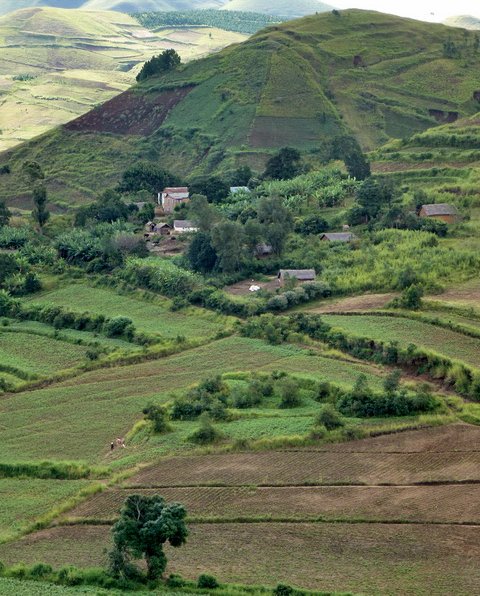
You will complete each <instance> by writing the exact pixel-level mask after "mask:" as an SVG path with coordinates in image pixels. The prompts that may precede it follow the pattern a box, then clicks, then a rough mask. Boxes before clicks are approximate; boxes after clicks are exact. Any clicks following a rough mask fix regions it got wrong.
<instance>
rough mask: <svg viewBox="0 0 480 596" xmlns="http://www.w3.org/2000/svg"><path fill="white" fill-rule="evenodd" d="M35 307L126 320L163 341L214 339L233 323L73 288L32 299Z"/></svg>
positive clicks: (206, 314) (107, 292)
mask: <svg viewBox="0 0 480 596" xmlns="http://www.w3.org/2000/svg"><path fill="white" fill-rule="evenodd" d="M32 301H33V302H35V303H42V304H52V305H56V306H62V307H65V308H67V309H69V310H73V311H76V312H83V311H88V312H90V313H94V314H103V315H105V316H108V317H117V316H125V317H129V318H130V319H132V321H133V324H134V325H135V327H136V328H137V330H138V331H143V332H145V333H148V334H152V335H160V336H163V337H168V338H171V337H176V336H177V335H183V336H185V337H188V338H207V337H213V336H214V335H215V334H216V333H218V332H219V331H223V330H225V329H226V328H228V327H231V324H232V322H233V320H234V319H232V318H229V317H222V316H220V315H215V314H213V313H211V312H209V311H206V310H202V309H199V308H194V307H190V308H188V309H185V310H183V311H180V312H172V311H171V310H170V309H169V307H170V305H171V301H169V300H166V299H162V298H156V299H155V301H150V302H149V301H147V300H145V299H142V297H141V295H140V294H139V295H133V296H122V295H120V294H118V293H116V292H115V291H114V290H107V289H103V288H94V287H90V286H87V285H83V284H73V285H69V286H67V287H63V288H59V289H57V290H52V291H50V292H46V293H44V294H41V295H36V296H35V297H33V298H32Z"/></svg>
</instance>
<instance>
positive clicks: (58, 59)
mask: <svg viewBox="0 0 480 596" xmlns="http://www.w3.org/2000/svg"><path fill="white" fill-rule="evenodd" d="M90 10H93V9H90ZM244 39H246V36H245V35H242V34H239V33H233V32H230V31H223V30H221V29H217V28H203V27H187V28H182V29H179V30H177V29H175V28H163V29H159V30H157V31H155V32H153V31H150V30H148V29H146V28H145V27H142V26H141V25H140V24H139V23H138V22H137V21H136V20H135V19H133V18H132V17H130V16H128V15H126V14H122V13H119V12H106V11H103V12H90V11H88V12H87V11H80V10H76V11H72V10H62V9H56V8H40V9H35V10H29V9H26V10H23V11H21V12H17V13H13V14H9V15H6V16H3V17H0V96H1V98H2V110H1V114H0V130H1V133H0V150H5V149H8V148H11V147H13V146H15V145H16V144H18V143H19V142H21V141H24V140H25V139H30V138H32V137H34V136H36V135H38V134H41V133H43V132H45V131H48V130H50V129H51V128H53V127H55V126H58V125H60V124H63V123H64V122H68V121H69V120H72V119H73V118H75V117H77V116H79V115H81V114H83V113H85V112H87V111H88V110H89V109H91V108H92V107H93V106H95V105H97V104H100V103H103V102H105V101H107V100H108V99H110V98H111V97H113V96H114V95H116V94H118V93H120V92H121V91H124V90H125V89H127V88H128V87H129V86H130V85H131V84H132V83H133V82H134V80H135V75H136V74H137V72H138V70H139V68H140V65H141V64H142V63H143V62H145V61H146V60H148V59H150V58H151V57H152V55H153V54H156V53H160V52H161V51H162V50H163V49H165V48H170V47H173V48H175V49H176V50H177V51H178V52H179V53H180V55H181V56H182V58H183V59H184V60H191V59H193V58H197V57H200V56H204V55H206V54H208V53H210V52H212V51H215V50H218V49H220V48H223V47H225V46H226V45H228V44H230V43H235V42H239V41H242V40H244Z"/></svg>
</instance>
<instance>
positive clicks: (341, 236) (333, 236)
mask: <svg viewBox="0 0 480 596" xmlns="http://www.w3.org/2000/svg"><path fill="white" fill-rule="evenodd" d="M355 238H356V236H355V234H352V232H327V233H326V234H322V235H321V236H320V240H330V242H351V241H352V240H355Z"/></svg>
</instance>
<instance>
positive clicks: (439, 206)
mask: <svg viewBox="0 0 480 596" xmlns="http://www.w3.org/2000/svg"><path fill="white" fill-rule="evenodd" d="M419 215H420V217H428V218H432V219H438V220H440V221H443V222H445V223H447V224H452V223H455V222H457V221H458V219H459V216H458V211H457V210H456V208H455V207H454V206H453V205H449V204H448V203H434V204H431V205H422V208H421V209H420V213H419Z"/></svg>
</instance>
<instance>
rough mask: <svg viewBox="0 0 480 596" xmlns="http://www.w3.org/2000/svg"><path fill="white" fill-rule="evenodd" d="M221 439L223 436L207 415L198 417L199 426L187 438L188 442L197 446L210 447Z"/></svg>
mask: <svg viewBox="0 0 480 596" xmlns="http://www.w3.org/2000/svg"><path fill="white" fill-rule="evenodd" d="M221 439H223V434H222V433H221V432H220V431H219V430H217V429H216V428H215V426H214V425H213V424H212V421H211V420H210V417H209V416H208V415H207V414H202V416H201V417H200V426H199V427H198V429H197V430H195V431H194V432H193V433H192V434H191V435H190V436H189V437H188V440H189V441H190V442H192V443H197V444H198V445H210V444H212V443H217V442H218V441H220V440H221Z"/></svg>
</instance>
